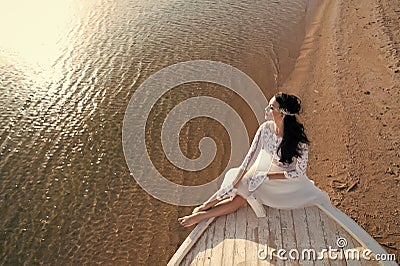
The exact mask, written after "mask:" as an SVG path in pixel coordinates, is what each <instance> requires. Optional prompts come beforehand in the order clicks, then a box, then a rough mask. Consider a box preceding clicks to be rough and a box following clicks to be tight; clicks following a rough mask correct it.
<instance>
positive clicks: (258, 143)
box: [240, 124, 265, 171]
mask: <svg viewBox="0 0 400 266" xmlns="http://www.w3.org/2000/svg"><path fill="white" fill-rule="evenodd" d="M264 126H265V124H261V126H260V127H259V128H258V130H257V132H256V134H255V136H254V139H253V142H252V143H251V146H250V149H249V151H248V152H247V155H246V157H245V158H244V160H243V162H242V164H241V165H240V169H241V170H243V171H246V170H247V169H249V168H250V167H251V166H252V165H253V163H254V162H255V160H256V159H257V156H258V153H259V152H260V150H261V147H262V133H263V129H264Z"/></svg>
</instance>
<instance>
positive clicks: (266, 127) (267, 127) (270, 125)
mask: <svg viewBox="0 0 400 266" xmlns="http://www.w3.org/2000/svg"><path fill="white" fill-rule="evenodd" d="M273 126H274V121H271V120H267V121H265V122H264V123H262V124H261V125H260V128H261V129H263V130H269V131H271V130H272V129H273Z"/></svg>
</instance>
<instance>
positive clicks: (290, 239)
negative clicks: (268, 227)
mask: <svg viewBox="0 0 400 266" xmlns="http://www.w3.org/2000/svg"><path fill="white" fill-rule="evenodd" d="M279 214H280V217H281V232H282V244H283V249H284V250H285V251H286V252H285V254H284V257H285V265H299V263H298V259H297V258H298V256H297V253H296V252H298V250H297V244H296V233H295V230H294V226H293V217H292V211H291V210H279Z"/></svg>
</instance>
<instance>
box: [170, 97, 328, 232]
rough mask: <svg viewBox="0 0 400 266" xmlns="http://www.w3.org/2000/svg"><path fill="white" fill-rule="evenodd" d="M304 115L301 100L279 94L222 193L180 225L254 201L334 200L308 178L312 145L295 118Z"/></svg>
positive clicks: (284, 205)
mask: <svg viewBox="0 0 400 266" xmlns="http://www.w3.org/2000/svg"><path fill="white" fill-rule="evenodd" d="M300 110H301V103H300V99H299V98H298V97H296V96H294V95H290V94H286V93H282V92H279V93H277V94H275V95H274V97H272V99H271V100H270V102H269V105H268V106H267V107H266V108H265V119H266V120H267V121H266V122H264V123H263V124H262V125H261V126H260V127H259V128H258V130H257V133H256V135H255V137H254V140H253V142H252V144H251V147H250V150H249V152H248V153H247V155H246V157H245V159H244V161H243V163H242V165H241V166H240V167H239V168H233V169H231V170H229V171H228V172H227V174H226V176H225V179H224V182H223V184H222V185H221V188H220V189H219V190H218V191H217V192H216V193H215V194H214V195H213V196H212V197H211V198H210V199H209V200H207V201H206V202H205V203H203V204H202V205H200V206H199V207H196V208H195V209H194V210H193V213H192V214H191V215H188V216H185V217H181V218H179V219H178V221H179V223H180V224H181V225H183V226H185V227H188V226H191V225H193V224H196V223H198V222H200V221H202V220H203V219H206V218H211V217H216V216H220V215H225V214H228V213H231V212H234V211H236V210H237V209H238V208H240V207H241V206H243V205H245V204H247V198H248V197H249V196H252V197H254V198H256V199H257V200H258V201H260V202H261V203H263V204H265V205H268V206H270V207H273V208H280V209H293V208H301V207H306V206H310V205H314V204H316V203H318V202H322V201H329V197H328V195H327V194H326V193H325V192H323V191H321V190H320V189H318V188H317V187H316V186H315V185H314V182H313V181H311V180H309V179H308V178H307V176H306V167H307V160H308V144H309V142H310V141H309V140H308V138H307V136H306V134H305V132H304V127H303V125H302V124H301V123H299V122H298V120H297V118H296V115H297V114H299V113H300ZM268 155H269V156H268ZM266 158H267V159H266ZM232 178H233V180H232ZM227 197H228V198H227Z"/></svg>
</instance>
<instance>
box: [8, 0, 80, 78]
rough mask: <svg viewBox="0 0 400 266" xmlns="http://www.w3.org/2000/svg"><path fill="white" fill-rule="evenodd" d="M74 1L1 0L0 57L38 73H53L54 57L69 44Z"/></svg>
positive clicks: (43, 74) (55, 58)
mask: <svg viewBox="0 0 400 266" xmlns="http://www.w3.org/2000/svg"><path fill="white" fill-rule="evenodd" d="M74 4H75V3H74V2H73V1H65V0H63V1H61V0H36V1H30V0H0V7H1V8H0V38H1V42H0V56H1V59H3V60H4V59H5V60H7V61H9V60H10V61H12V64H13V65H16V66H17V67H18V66H19V67H21V66H23V67H24V68H29V69H32V70H33V71H34V72H35V73H36V74H40V76H47V74H49V72H54V70H55V69H54V64H55V62H56V60H57V59H58V58H59V57H61V56H62V54H63V50H65V49H66V48H67V47H68V45H69V38H68V35H69V29H70V28H71V27H70V26H69V23H70V21H72V19H71V18H72V16H74V12H75V9H74ZM37 78H38V77H37Z"/></svg>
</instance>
